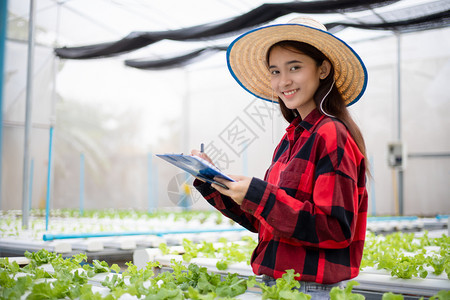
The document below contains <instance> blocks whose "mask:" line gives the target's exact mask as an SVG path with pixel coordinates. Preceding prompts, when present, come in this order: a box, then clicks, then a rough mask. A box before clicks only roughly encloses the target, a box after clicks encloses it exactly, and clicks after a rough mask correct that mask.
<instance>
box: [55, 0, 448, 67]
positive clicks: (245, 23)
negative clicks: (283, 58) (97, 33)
mask: <svg viewBox="0 0 450 300" xmlns="http://www.w3.org/2000/svg"><path fill="white" fill-rule="evenodd" d="M398 1H399V0H387V1H386V0H383V1H382V0H339V1H337V0H325V1H323V0H317V1H311V2H289V3H279V4H263V5H261V6H259V7H257V8H255V9H253V10H251V11H249V12H248V13H246V14H243V15H241V16H238V17H235V18H232V19H228V20H225V21H219V22H215V23H209V24H204V25H198V26H193V27H188V28H183V29H179V30H170V31H158V32H132V33H130V34H129V35H128V36H126V37H125V38H123V39H121V40H118V41H115V42H108V43H102V44H95V45H89V46H80V47H63V48H56V49H55V53H56V55H57V56H59V57H61V58H65V59H89V58H101V57H111V56H116V55H120V54H123V53H127V52H130V51H133V50H137V49H140V48H142V47H145V46H148V45H151V44H154V43H156V42H158V41H161V40H164V39H167V40H174V41H199V40H213V39H219V38H223V37H227V36H232V35H236V34H239V33H241V32H244V31H247V30H249V29H251V28H253V27H256V26H259V25H262V24H264V23H267V22H270V21H272V20H274V19H276V18H278V17H280V16H283V15H287V14H290V13H304V14H327V13H333V14H336V13H342V14H344V13H350V12H358V11H365V10H372V12H374V11H373V9H375V8H378V7H382V6H387V5H390V4H392V3H395V2H398ZM449 25H450V1H447V0H441V1H434V2H431V3H425V4H421V5H417V6H414V7H408V8H404V9H400V10H395V11H390V12H384V13H382V14H377V13H375V12H374V13H373V14H372V15H370V16H368V17H364V18H357V19H349V20H346V21H345V22H332V23H328V24H325V26H326V27H327V28H328V30H329V31H330V32H331V33H336V32H339V31H341V30H343V29H345V28H348V27H353V28H359V29H367V30H390V31H396V32H401V33H404V32H413V31H420V30H429V29H435V28H442V27H447V26H449ZM226 48H227V46H211V47H204V48H201V49H197V50H195V51H193V52H190V53H187V54H183V55H182V56H178V57H172V58H166V59H158V60H142V59H139V60H126V61H125V64H126V65H127V66H130V67H134V68H140V69H146V70H163V69H170V68H175V67H182V66H185V65H187V64H190V63H192V62H193V61H195V60H198V59H199V58H204V57H206V56H207V55H210V54H213V53H216V52H218V51H224V50H226Z"/></svg>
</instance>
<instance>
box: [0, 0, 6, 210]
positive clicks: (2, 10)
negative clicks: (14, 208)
mask: <svg viewBox="0 0 450 300" xmlns="http://www.w3.org/2000/svg"><path fill="white" fill-rule="evenodd" d="M0 5H1V6H0V210H1V209H2V173H3V172H2V170H3V164H2V160H3V159H2V158H3V74H4V73H5V72H4V68H5V64H4V62H5V41H6V32H7V30H6V27H7V25H8V21H7V20H8V0H0Z"/></svg>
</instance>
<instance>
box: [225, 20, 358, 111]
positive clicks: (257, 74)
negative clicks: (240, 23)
mask: <svg viewBox="0 0 450 300" xmlns="http://www.w3.org/2000/svg"><path fill="white" fill-rule="evenodd" d="M326 30H327V29H326V28H325V26H324V25H322V24H321V23H319V22H317V21H316V20H314V19H311V18H306V17H301V18H295V19H293V20H291V21H289V22H288V23H287V24H278V25H270V26H265V27H260V28H256V29H254V30H251V31H249V32H247V33H244V34H243V35H241V36H239V37H238V38H237V39H235V40H234V41H233V42H232V43H231V44H230V46H229V47H228V50H227V64H228V69H229V70H230V72H231V75H233V77H234V79H236V81H237V82H238V83H239V84H240V85H241V86H242V87H243V88H244V89H245V90H246V91H248V92H250V93H251V94H253V95H254V96H256V97H258V98H261V99H264V100H267V101H278V98H277V97H275V96H274V95H273V91H272V86H271V84H270V73H269V71H268V67H267V63H266V57H267V51H268V50H269V48H270V47H271V46H272V45H273V44H275V43H277V42H280V41H285V40H291V41H299V42H304V43H308V44H310V45H312V46H314V47H316V48H317V49H318V50H320V51H321V52H322V53H323V54H325V56H326V57H328V59H329V60H330V62H331V63H332V64H333V66H334V78H335V81H336V87H337V89H338V90H339V92H340V93H341V95H342V97H343V99H344V101H345V104H346V105H347V106H349V105H352V104H353V103H355V102H356V101H358V100H359V98H361V96H362V94H363V93H364V91H365V89H366V85H367V70H366V67H365V66H364V63H363V62H362V60H361V58H360V57H359V56H358V54H356V52H355V51H354V50H353V49H352V48H350V46H349V45H347V44H346V43H345V42H344V41H342V40H340V39H339V38H337V37H335V36H334V35H332V34H331V33H329V32H327V31H326Z"/></svg>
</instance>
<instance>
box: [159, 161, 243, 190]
mask: <svg viewBox="0 0 450 300" xmlns="http://www.w3.org/2000/svg"><path fill="white" fill-rule="evenodd" d="M156 156H158V157H159V158H162V159H164V160H165V161H167V162H169V163H171V164H172V165H174V166H176V167H178V168H180V169H182V170H184V171H186V172H188V173H189V174H191V175H192V176H194V177H196V178H198V179H201V180H203V181H206V182H208V183H214V184H217V185H219V186H221V187H223V188H226V189H228V187H227V186H226V185H224V184H223V183H220V182H218V181H215V180H214V177H218V178H223V179H226V180H228V181H235V180H234V179H232V178H231V177H229V176H227V175H225V174H224V173H222V171H220V170H219V169H218V168H217V167H215V166H214V165H212V164H210V163H209V162H207V161H206V160H204V159H203V158H200V157H198V156H195V155H184V154H156Z"/></svg>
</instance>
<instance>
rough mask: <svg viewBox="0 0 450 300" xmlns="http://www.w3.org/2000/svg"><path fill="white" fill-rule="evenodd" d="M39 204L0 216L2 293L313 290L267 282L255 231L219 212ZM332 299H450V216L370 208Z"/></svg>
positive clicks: (124, 295)
mask: <svg viewBox="0 0 450 300" xmlns="http://www.w3.org/2000/svg"><path fill="white" fill-rule="evenodd" d="M44 215H45V213H44V212H43V211H40V210H33V211H32V212H31V214H30V226H29V229H26V230H24V229H22V226H21V223H20V222H21V215H20V211H3V212H2V213H1V221H0V228H1V229H0V230H1V238H0V256H1V257H2V258H0V298H1V299H122V300H124V299H310V297H311V296H310V295H307V294H303V293H300V292H298V290H296V289H295V288H294V287H296V286H298V284H299V283H298V282H297V281H296V280H294V278H295V274H294V272H293V271H292V270H287V272H286V274H285V276H284V277H283V278H281V279H279V280H278V281H277V284H276V286H273V287H268V286H266V285H265V284H264V283H263V282H262V280H261V278H260V276H255V275H254V274H253V272H252V270H251V267H250V265H249V261H250V256H251V253H252V251H253V249H254V248H255V246H256V243H257V236H256V235H255V234H253V233H251V232H249V231H247V230H245V229H243V228H242V227H240V226H239V225H238V224H235V223H233V222H232V221H230V220H229V219H227V218H224V217H222V215H221V214H220V213H218V212H215V211H201V212H195V211H185V212H155V213H147V212H139V211H132V210H130V211H128V210H127V211H123V210H122V211H121V210H98V211H86V212H85V213H84V215H83V216H80V214H79V211H76V210H53V211H51V214H50V218H49V220H50V222H49V223H48V225H49V226H48V230H46V222H45V218H44ZM330 298H331V299H364V298H365V299H421V298H423V299H428V298H429V299H450V238H449V235H448V216H436V217H435V218H417V217H370V218H369V219H368V230H367V238H366V244H365V248H364V256H363V261H362V265H361V272H360V274H359V276H357V277H356V278H354V279H352V280H350V281H348V282H346V287H345V288H338V287H335V288H333V289H332V290H331V292H330Z"/></svg>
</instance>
